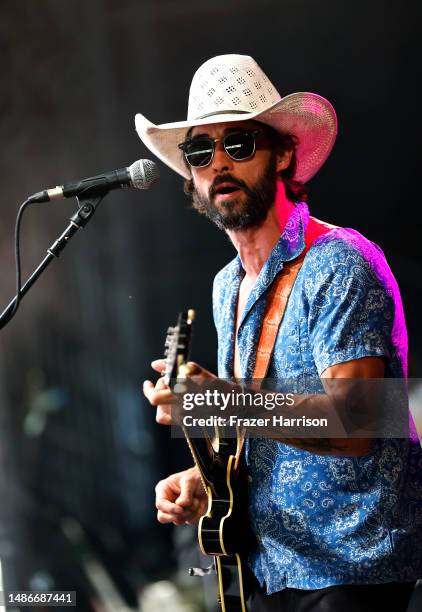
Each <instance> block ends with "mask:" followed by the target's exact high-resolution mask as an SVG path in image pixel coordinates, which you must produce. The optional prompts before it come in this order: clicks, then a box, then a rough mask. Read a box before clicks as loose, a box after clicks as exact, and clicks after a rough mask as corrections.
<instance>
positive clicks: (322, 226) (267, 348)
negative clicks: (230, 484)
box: [235, 217, 336, 468]
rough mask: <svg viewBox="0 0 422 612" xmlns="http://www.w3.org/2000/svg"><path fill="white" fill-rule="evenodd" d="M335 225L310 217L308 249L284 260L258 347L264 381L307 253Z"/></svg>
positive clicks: (257, 375)
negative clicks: (294, 257) (291, 258)
mask: <svg viewBox="0 0 422 612" xmlns="http://www.w3.org/2000/svg"><path fill="white" fill-rule="evenodd" d="M335 227H336V226H335V225H330V224H329V223H325V222H324V221H320V220H319V219H315V217H310V218H309V223H308V227H307V230H306V236H305V248H304V250H303V251H302V253H301V254H300V255H299V257H297V258H296V259H294V260H293V261H289V262H287V263H285V264H284V266H283V269H282V270H281V272H280V273H279V275H278V276H277V278H276V279H275V281H274V283H273V286H272V287H271V289H270V293H269V295H268V301H267V305H266V308H265V313H264V320H263V322H262V327H261V333H260V336H259V341H258V346H257V349H256V361H255V369H254V373H253V378H254V379H257V380H259V381H260V383H261V382H262V381H263V379H264V378H265V377H266V375H267V371H268V366H269V364H270V360H271V355H272V354H273V351H274V345H275V341H276V338H277V334H278V330H279V328H280V324H281V321H282V319H283V316H284V311H285V310H286V306H287V302H288V300H289V297H290V293H291V291H292V288H293V285H294V282H295V280H296V277H297V275H298V273H299V270H300V268H301V267H302V264H303V260H304V259H305V256H306V253H307V252H308V250H309V249H310V247H311V246H312V244H313V242H314V241H315V240H316V239H317V238H319V236H322V235H324V234H327V233H328V232H329V231H331V230H332V229H334V228H335ZM245 436H246V431H245V430H244V429H243V428H242V429H241V430H240V431H239V432H238V448H237V452H236V464H235V466H236V468H237V466H238V464H239V461H240V456H241V452H242V448H243V444H244V441H245Z"/></svg>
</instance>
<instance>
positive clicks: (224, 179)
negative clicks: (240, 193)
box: [209, 174, 249, 198]
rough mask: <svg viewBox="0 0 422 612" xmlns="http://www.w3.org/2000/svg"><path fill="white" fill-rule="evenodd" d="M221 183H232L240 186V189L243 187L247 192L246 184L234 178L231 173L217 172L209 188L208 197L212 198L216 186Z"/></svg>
mask: <svg viewBox="0 0 422 612" xmlns="http://www.w3.org/2000/svg"><path fill="white" fill-rule="evenodd" d="M222 183H232V184H233V185H236V187H240V188H241V189H244V190H245V191H247V192H249V188H248V186H247V185H246V183H244V182H243V181H242V180H241V179H236V178H234V177H233V176H232V175H231V174H219V175H218V176H216V177H215V179H214V181H213V183H212V185H211V187H210V189H209V194H210V198H213V197H214V196H215V194H216V193H217V189H218V186H219V185H221V184H222Z"/></svg>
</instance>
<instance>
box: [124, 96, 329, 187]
mask: <svg viewBox="0 0 422 612" xmlns="http://www.w3.org/2000/svg"><path fill="white" fill-rule="evenodd" d="M251 119H253V120H255V121H260V122H261V123H265V124H266V125H269V126H271V127H272V128H274V129H275V130H277V131H278V132H281V133H288V134H293V135H294V136H296V138H297V139H298V145H297V148H296V164H297V165H296V173H295V176H294V178H295V179H296V180H297V181H300V182H302V183H306V182H307V181H309V179H310V178H312V177H313V176H314V174H316V172H318V170H319V169H320V168H321V166H322V165H323V163H324V162H325V160H326V159H327V157H328V156H329V154H330V152H331V149H332V148H333V145H334V142H335V139H336V135H337V117H336V113H335V110H334V108H333V107H332V105H331V104H330V102H328V100H326V99H325V98H323V97H322V96H319V95H318V94H314V93H310V92H298V93H293V94H290V95H288V96H285V97H284V98H282V99H281V100H280V101H279V102H277V103H276V104H273V105H272V106H270V107H269V108H268V109H266V110H264V111H262V110H261V111H259V112H256V113H241V114H238V113H221V114H214V115H210V116H208V117H203V118H201V119H197V120H193V121H178V122H175V123H163V124H161V125H154V124H153V123H151V122H150V121H148V119H146V117H144V116H143V115H141V114H137V115H136V117H135V126H136V131H137V132H138V135H139V137H140V139H141V140H142V142H143V143H144V144H145V146H146V147H148V149H149V150H150V151H151V152H152V153H154V155H156V156H157V157H158V158H159V159H161V161H162V162H164V163H165V164H166V165H167V166H169V167H170V168H171V169H172V170H174V171H175V172H177V173H178V174H180V175H181V176H183V177H184V178H186V179H189V178H191V173H190V170H189V168H188V167H187V165H186V162H185V160H184V157H183V152H182V151H181V150H180V149H179V147H178V146H177V145H178V144H179V143H181V142H183V140H184V138H185V136H186V132H187V131H188V130H189V129H190V128H192V127H195V126H198V125H208V124H210V123H225V122H234V121H238V122H242V121H248V120H251Z"/></svg>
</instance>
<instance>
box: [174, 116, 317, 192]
mask: <svg viewBox="0 0 422 612" xmlns="http://www.w3.org/2000/svg"><path fill="white" fill-rule="evenodd" d="M260 127H261V128H263V129H264V133H265V134H266V136H267V138H268V140H269V141H270V145H271V149H272V151H273V152H274V153H284V152H285V151H293V153H292V157H291V160H290V164H289V165H288V167H287V168H285V169H284V170H280V172H279V175H278V176H279V178H280V179H281V180H282V181H283V183H284V186H285V189H286V197H287V199H288V200H290V201H291V202H307V201H308V189H307V187H306V186H305V185H304V184H303V183H301V182H300V181H296V180H295V179H294V178H293V177H294V175H295V172H296V147H297V144H298V139H297V137H296V136H294V135H293V134H281V133H280V132H277V131H276V130H275V129H274V128H272V127H270V126H269V125H266V124H264V123H260ZM191 130H192V128H191V129H190V130H189V132H188V133H187V135H186V136H189V135H190V132H191ZM184 161H185V164H186V166H187V167H188V168H189V165H188V163H187V162H186V160H184ZM183 189H184V192H185V193H186V195H189V196H191V195H192V194H193V192H194V191H195V185H194V183H193V179H191V178H190V179H185V181H184V184H183Z"/></svg>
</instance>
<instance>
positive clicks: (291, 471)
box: [213, 203, 422, 593]
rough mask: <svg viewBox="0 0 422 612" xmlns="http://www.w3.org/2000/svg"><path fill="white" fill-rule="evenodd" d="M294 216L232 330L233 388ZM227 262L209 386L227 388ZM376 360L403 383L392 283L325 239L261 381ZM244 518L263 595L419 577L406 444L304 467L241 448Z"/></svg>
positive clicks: (413, 486) (266, 451) (417, 487)
mask: <svg viewBox="0 0 422 612" xmlns="http://www.w3.org/2000/svg"><path fill="white" fill-rule="evenodd" d="M308 221H309V212H308V208H307V206H306V204H304V203H299V204H297V205H296V206H295V208H294V210H293V212H292V214H291V216H290V218H289V220H288V223H287V225H286V228H285V230H284V232H283V234H282V235H281V237H280V240H279V242H278V243H277V244H276V246H275V247H274V249H273V250H272V252H271V254H270V256H269V257H268V259H267V261H266V262H265V264H264V266H263V268H262V270H261V272H260V275H259V277H258V279H257V281H256V284H255V286H254V287H253V289H252V291H251V293H250V295H249V298H248V300H247V304H246V307H245V310H244V312H243V315H242V316H241V319H240V326H239V330H238V337H237V340H238V347H239V355H240V363H241V368H242V377H243V378H246V379H247V378H252V376H253V371H254V365H255V351H256V345H257V341H258V338H259V332H260V328H261V324H262V319H263V313H264V309H265V305H266V299H267V293H268V288H269V287H270V285H271V283H272V281H273V280H274V279H275V277H276V275H277V274H278V272H280V271H281V270H282V268H283V264H284V262H287V261H290V260H292V259H294V258H296V257H297V256H298V255H299V254H300V253H301V252H302V251H303V249H304V247H305V242H304V232H305V231H306V227H307V224H308ZM244 274H245V273H244V270H243V268H242V264H241V261H240V258H239V257H236V258H235V259H234V260H233V261H231V262H230V263H229V264H228V265H227V266H226V267H225V268H223V270H221V271H220V272H219V273H218V274H217V276H216V278H215V281H214V291H213V307H214V319H215V324H216V328H217V334H218V369H219V376H220V377H224V378H231V377H232V376H233V359H234V333H235V327H234V326H235V313H236V305H237V297H238V292H239V286H240V283H241V281H242V278H243V277H244ZM369 356H383V357H385V358H386V376H388V377H404V376H406V371H407V363H406V359H407V335H406V326H405V322H404V315H403V308H402V304H401V299H400V294H399V290H398V287H397V284H396V281H395V279H394V277H393V275H392V273H391V271H390V269H389V267H388V264H387V262H386V260H385V258H384V255H383V254H382V251H381V249H380V248H379V247H378V246H376V245H375V244H373V243H372V242H370V241H369V240H367V239H366V238H364V237H363V236H362V235H360V234H359V233H358V232H356V231H354V230H352V229H344V228H334V229H332V230H331V231H329V233H328V234H326V235H324V236H322V237H320V238H318V239H317V240H316V241H315V242H314V244H313V245H312V246H311V248H310V249H309V251H308V253H307V254H306V257H305V260H304V263H303V266H302V268H301V270H300V272H299V274H298V276H297V279H296V282H295V284H294V287H293V290H292V293H291V295H290V298H289V301H288V304H287V307H286V311H285V314H284V318H283V321H282V324H281V326H280V329H279V332H278V336H277V339H276V343H275V348H274V353H273V356H272V360H271V362H270V367H269V371H268V376H269V377H271V378H274V379H291V380H295V381H297V383H298V385H299V387H301V388H302V392H306V391H307V389H306V385H307V383H306V381H307V380H312V378H314V380H315V377H319V376H320V375H321V373H322V372H323V371H324V370H325V369H326V368H328V367H330V366H332V365H335V364H339V363H343V362H346V361H350V360H352V359H359V358H361V357H369ZM245 457H246V463H247V468H248V471H249V474H250V481H251V482H250V491H249V512H250V520H251V522H252V526H253V529H254V531H255V533H256V536H257V540H258V546H257V549H256V550H255V551H254V553H253V554H252V555H251V557H250V560H249V561H250V565H251V568H252V570H253V572H254V574H255V576H256V577H257V579H258V581H259V582H260V584H261V585H262V586H264V585H265V587H266V590H267V593H274V592H276V591H279V590H282V589H284V588H286V587H294V588H299V589H318V588H323V587H327V586H331V585H335V584H376V583H383V582H390V581H406V580H413V579H416V578H420V577H422V451H421V448H420V445H419V442H418V439H417V436H416V435H415V434H414V432H412V433H411V436H410V437H409V439H389V440H387V439H377V440H374V441H373V443H372V447H371V451H370V452H369V453H368V454H367V455H364V456H359V457H353V456H350V457H349V456H335V455H316V454H313V453H310V452H307V451H305V450H301V449H298V448H295V447H293V446H290V445H287V444H284V443H282V442H279V441H276V440H273V439H266V438H250V439H248V440H247V444H246V454H245Z"/></svg>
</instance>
